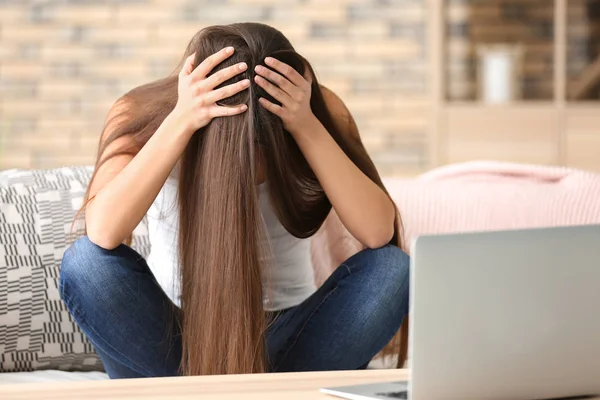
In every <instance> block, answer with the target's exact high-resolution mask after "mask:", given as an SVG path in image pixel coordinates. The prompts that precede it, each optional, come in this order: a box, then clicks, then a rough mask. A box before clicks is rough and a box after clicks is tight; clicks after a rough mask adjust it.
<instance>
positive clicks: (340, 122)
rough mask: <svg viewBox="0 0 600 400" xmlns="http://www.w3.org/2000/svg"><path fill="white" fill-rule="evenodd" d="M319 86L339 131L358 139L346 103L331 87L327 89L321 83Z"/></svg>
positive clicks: (357, 133)
mask: <svg viewBox="0 0 600 400" xmlns="http://www.w3.org/2000/svg"><path fill="white" fill-rule="evenodd" d="M319 87H320V88H321V94H322V95H323V100H324V101H325V105H326V106H327V109H328V110H329V113H330V114H331V116H332V117H333V122H334V124H335V125H336V127H337V128H338V130H339V131H340V133H342V134H345V135H346V136H347V137H348V138H350V139H352V140H354V141H356V140H358V141H360V134H359V132H358V127H357V126H356V122H355V121H354V118H352V114H351V113H350V110H349V109H348V107H346V104H344V101H343V100H342V99H341V98H340V97H339V96H338V95H337V94H335V93H334V92H333V91H332V90H331V89H328V88H327V87H325V86H323V85H319Z"/></svg>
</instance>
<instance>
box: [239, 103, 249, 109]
mask: <svg viewBox="0 0 600 400" xmlns="http://www.w3.org/2000/svg"><path fill="white" fill-rule="evenodd" d="M247 109H248V106H247V105H245V104H243V105H242V106H241V107H240V110H242V111H246V110H247Z"/></svg>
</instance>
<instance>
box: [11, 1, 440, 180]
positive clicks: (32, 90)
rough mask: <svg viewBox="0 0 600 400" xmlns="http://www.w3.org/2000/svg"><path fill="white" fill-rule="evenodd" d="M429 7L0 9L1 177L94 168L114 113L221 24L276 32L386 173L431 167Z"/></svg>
mask: <svg viewBox="0 0 600 400" xmlns="http://www.w3.org/2000/svg"><path fill="white" fill-rule="evenodd" d="M425 20H426V9H425V1H424V0H396V1H378V0H327V1H323V0H321V1H319V0H286V1H282V0H279V1H276V0H226V1H225V0H224V1H209V0H206V1H183V0H123V1H116V0H114V1H109V0H104V1H102V0H48V1H31V0H0V169H3V168H13V167H24V168H50V167H54V166H59V165H71V164H90V163H92V162H93V160H94V156H95V150H96V146H97V140H98V137H99V134H100V131H101V127H102V123H103V120H104V117H105V115H106V112H107V110H108V108H109V107H110V105H111V103H112V102H113V101H114V100H115V99H116V98H118V97H119V96H120V95H121V94H123V93H124V92H126V91H127V90H129V89H131V88H132V87H134V86H136V85H139V84H141V83H144V82H147V81H150V80H153V79H156V78H159V77H162V76H164V75H166V74H168V73H170V72H171V71H172V70H173V68H174V66H175V64H176V63H177V61H178V59H179V57H180V56H181V55H182V53H183V50H184V48H185V45H186V44H187V41H188V40H189V39H190V38H191V36H192V35H193V34H194V33H195V32H196V31H197V30H199V29H200V28H202V27H204V26H208V25H213V24H220V23H229V22H238V21H260V22H264V23H268V24H271V25H273V26H275V27H277V28H279V29H280V30H281V31H283V33H284V34H285V35H286V36H287V37H288V38H289V39H290V40H291V42H292V43H293V44H294V46H295V47H296V48H297V49H298V51H300V52H301V53H302V54H304V55H305V56H306V57H307V58H308V59H309V60H310V61H311V62H312V63H313V64H314V66H315V68H316V71H317V74H318V75H319V77H320V79H321V81H322V82H323V83H324V84H325V85H327V86H329V87H330V88H331V89H333V90H334V91H336V92H337V93H338V94H339V95H340V96H341V97H342V98H343V99H344V100H345V102H346V103H347V105H348V106H349V108H350V110H351V111H352V112H353V114H354V116H355V118H356V119H357V122H358V125H359V128H360V129H361V133H362V135H363V137H364V141H365V143H366V145H367V147H368V149H369V151H370V153H371V155H372V157H373V158H374V159H375V161H376V163H377V164H378V166H379V167H380V169H381V170H382V171H383V172H384V173H386V174H391V173H397V172H403V171H414V170H422V169H424V168H426V167H427V166H428V161H429V152H430V149H429V148H428V144H427V143H428V140H427V135H426V122H427V120H426V118H427V112H428V96H427V90H428V87H427V83H428V82H427V77H426V68H427V52H426V49H427V46H426V43H425V36H426V35H425V32H426V29H425Z"/></svg>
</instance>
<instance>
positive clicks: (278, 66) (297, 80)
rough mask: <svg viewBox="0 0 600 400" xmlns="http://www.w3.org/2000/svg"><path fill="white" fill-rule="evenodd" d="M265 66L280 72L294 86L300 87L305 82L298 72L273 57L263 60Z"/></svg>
mask: <svg viewBox="0 0 600 400" xmlns="http://www.w3.org/2000/svg"><path fill="white" fill-rule="evenodd" d="M265 64H267V65H268V66H269V67H272V68H274V69H275V70H276V71H278V72H280V73H281V74H282V75H283V76H285V77H286V78H288V79H289V80H290V81H291V82H292V83H293V84H294V85H296V86H302V84H304V83H305V82H306V81H305V80H304V78H303V77H302V75H300V74H299V73H298V71H296V70H295V69H294V68H292V67H290V66H289V65H287V64H286V63H283V62H281V61H279V60H277V59H275V58H273V57H267V58H265Z"/></svg>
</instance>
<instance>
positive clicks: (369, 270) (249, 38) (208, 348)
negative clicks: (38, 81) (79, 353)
mask: <svg viewBox="0 0 600 400" xmlns="http://www.w3.org/2000/svg"><path fill="white" fill-rule="evenodd" d="M185 54H186V56H187V58H186V59H185V62H184V63H183V66H182V68H181V71H180V73H179V74H178V76H171V77H168V78H166V79H163V80H159V81H157V82H153V83H150V84H147V85H144V86H141V87H138V88H136V89H134V90H132V91H131V92H129V93H127V94H126V95H125V96H123V97H122V98H121V99H120V100H119V101H117V102H116V104H115V105H114V106H113V107H112V109H111V111H110V113H109V117H108V119H107V122H106V126H105V129H104V132H103V134H102V137H101V141H100V149H99V152H98V159H97V163H96V170H95V173H94V176H93V177H92V181H91V183H90V186H89V189H88V193H87V196H86V198H87V201H86V207H85V217H86V227H87V237H84V238H82V239H80V240H78V241H77V242H76V243H75V244H74V245H73V246H71V248H70V249H69V250H68V251H67V252H66V253H65V257H64V259H63V265H62V270H61V282H60V283H61V284H60V291H61V296H62V298H63V299H64V301H65V303H66V304H67V307H68V308H69V310H70V312H71V313H72V315H73V317H74V318H75V320H76V321H77V323H78V324H79V325H80V326H81V328H82V330H83V331H84V332H85V333H86V334H87V336H88V337H89V339H90V340H91V342H92V343H93V345H94V347H95V348H96V350H97V352H98V354H99V355H100V357H101V358H102V361H103V363H104V365H105V367H106V370H107V372H108V374H109V375H110V376H111V377H112V378H130V377H146V376H168V375H177V374H181V373H183V374H188V375H198V374H223V373H253V372H265V371H306V370H336V369H358V368H363V367H364V366H365V365H366V364H367V363H368V362H369V361H370V359H371V358H372V357H373V356H374V355H375V354H377V353H378V352H379V351H380V350H381V349H382V348H383V347H384V346H385V345H386V344H387V343H388V342H389V341H390V339H392V337H393V336H394V334H395V333H396V332H397V330H398V328H399V327H400V325H401V323H402V321H403V319H404V317H405V316H406V314H407V313H408V280H409V279H408V257H407V256H406V255H405V254H404V253H403V252H402V251H401V250H400V249H399V247H398V245H399V240H400V235H399V219H398V216H397V212H396V209H395V206H394V204H393V203H392V201H391V200H390V198H389V196H388V195H387V193H386V192H385V189H384V188H383V186H382V184H381V179H380V178H379V176H378V174H377V171H376V169H375V167H374V166H373V163H372V162H371V160H370V159H369V157H368V155H367V153H366V151H365V150H364V148H363V146H362V144H361V142H360V138H359V136H358V132H357V128H356V125H355V124H354V122H353V120H352V118H351V116H350V114H349V112H348V110H347V109H346V107H345V106H344V104H343V103H342V101H341V100H340V99H339V98H338V97H337V96H335V95H334V94H333V93H332V92H330V91H328V90H327V89H325V88H323V87H321V86H319V85H318V83H317V80H316V79H315V75H314V73H313V71H312V69H311V67H310V66H309V64H308V62H306V60H304V59H303V58H302V57H301V56H300V55H298V54H297V53H296V52H295V51H294V49H293V47H292V46H291V44H290V43H289V41H288V40H287V39H286V38H285V37H284V36H283V35H282V34H281V33H280V32H279V31H277V30H275V29H273V28H271V27H269V26H266V25H262V24H254V23H246V24H233V25H228V26H214V27H210V28H206V29H204V30H202V31H200V32H199V33H198V34H197V35H196V36H195V37H194V38H193V39H192V41H191V42H190V44H189V45H188V48H187V50H186V53H185ZM332 206H333V208H334V210H335V211H336V212H337V214H338V216H339V218H340V220H341V221H342V222H343V224H344V225H345V227H347V229H348V230H349V231H350V232H351V233H352V234H353V235H354V236H355V237H356V238H357V239H358V240H360V242H362V243H363V244H364V245H365V247H366V248H367V249H366V250H364V251H362V252H360V253H359V254H357V255H355V256H353V257H351V258H350V259H348V260H347V261H346V262H344V263H343V264H342V265H341V266H340V267H339V268H338V269H337V270H336V271H335V272H334V273H333V274H332V276H331V277H330V278H329V279H328V280H327V281H326V282H325V284H324V285H323V286H322V287H320V288H319V289H318V290H317V289H316V288H315V286H314V277H313V270H312V266H311V264H310V254H309V247H310V240H309V238H310V236H311V235H313V234H314V233H315V232H316V231H317V230H318V229H319V227H320V226H321V225H322V223H323V221H324V219H325V218H326V217H327V215H328V214H329V212H330V211H331V207H332ZM146 214H148V224H149V232H150V241H151V245H152V251H151V254H150V256H149V257H148V260H147V261H145V260H144V259H143V258H142V257H141V256H140V255H139V254H137V253H136V252H135V251H133V250H132V249H131V248H129V247H127V246H126V245H125V244H122V243H124V242H125V243H128V238H129V237H130V235H131V233H132V231H133V229H134V228H135V227H136V226H137V225H138V223H139V222H140V221H141V220H142V218H143V217H144V215H146Z"/></svg>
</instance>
